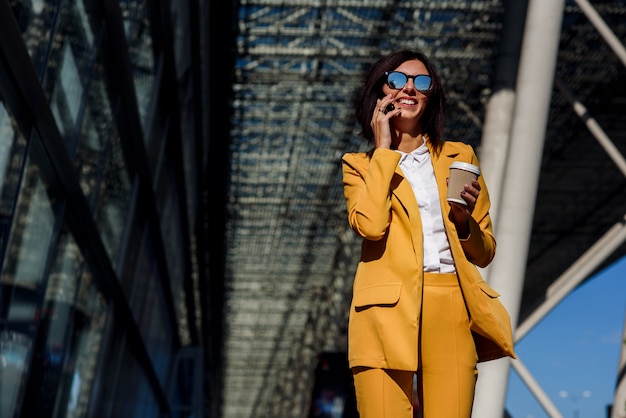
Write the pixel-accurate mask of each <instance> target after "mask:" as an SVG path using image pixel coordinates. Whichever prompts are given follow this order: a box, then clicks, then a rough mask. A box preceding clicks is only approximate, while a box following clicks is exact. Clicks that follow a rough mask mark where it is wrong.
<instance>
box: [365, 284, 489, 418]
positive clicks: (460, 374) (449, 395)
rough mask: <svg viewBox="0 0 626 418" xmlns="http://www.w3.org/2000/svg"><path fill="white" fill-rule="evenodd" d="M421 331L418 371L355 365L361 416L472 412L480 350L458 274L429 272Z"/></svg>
mask: <svg viewBox="0 0 626 418" xmlns="http://www.w3.org/2000/svg"><path fill="white" fill-rule="evenodd" d="M420 332H421V335H420V341H419V347H420V349H419V356H420V358H419V369H418V370H417V371H404V370H382V369H372V368H366V367H357V368H354V369H353V376H354V386H355V390H356V400H357V407H358V410H359V415H360V418H413V417H414V416H415V417H422V418H469V417H470V416H471V412H472V403H473V400H474V388H475V386H476V378H477V375H478V372H477V370H476V363H477V361H478V356H477V354H476V348H475V346H474V340H473V338H472V333H471V331H470V328H469V318H468V314H467V309H466V308H465V302H464V300H463V295H462V293H461V289H460V287H459V283H458V279H457V277H456V274H432V273H431V274H429V273H425V275H424V295H423V301H422V313H421V324H420ZM416 372H417V388H414V387H413V384H414V383H413V376H414V374H415V373H416ZM414 389H416V390H415V392H416V394H417V399H416V400H414V395H413V394H414ZM414 405H419V406H418V408H419V411H418V410H415V411H414Z"/></svg>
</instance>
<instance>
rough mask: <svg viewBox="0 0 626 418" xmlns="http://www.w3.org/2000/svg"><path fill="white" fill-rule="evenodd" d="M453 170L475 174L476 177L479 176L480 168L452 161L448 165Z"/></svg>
mask: <svg viewBox="0 0 626 418" xmlns="http://www.w3.org/2000/svg"><path fill="white" fill-rule="evenodd" d="M453 168H456V169H459V170H465V171H469V172H471V173H474V174H476V175H477V176H480V168H478V166H476V165H474V164H470V163H464V162H462V161H454V162H453V163H452V164H450V169H453Z"/></svg>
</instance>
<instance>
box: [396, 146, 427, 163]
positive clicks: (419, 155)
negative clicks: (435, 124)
mask: <svg viewBox="0 0 626 418" xmlns="http://www.w3.org/2000/svg"><path fill="white" fill-rule="evenodd" d="M396 152H399V153H400V154H401V155H402V157H400V162H399V164H402V163H404V162H407V159H413V160H415V161H417V162H422V161H423V160H424V156H425V155H426V154H428V152H429V150H428V146H427V145H426V142H424V143H422V145H420V146H419V147H417V148H416V149H414V150H413V151H411V152H410V153H406V152H402V151H399V150H396Z"/></svg>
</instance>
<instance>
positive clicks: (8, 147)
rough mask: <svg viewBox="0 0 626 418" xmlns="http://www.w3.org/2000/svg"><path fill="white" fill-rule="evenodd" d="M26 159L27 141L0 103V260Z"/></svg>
mask: <svg viewBox="0 0 626 418" xmlns="http://www.w3.org/2000/svg"><path fill="white" fill-rule="evenodd" d="M25 157H26V140H25V139H24V136H22V134H21V132H20V131H19V130H18V129H17V126H16V124H15V120H14V119H13V118H12V117H11V116H10V115H9V114H8V113H7V112H6V110H5V108H4V105H3V103H2V102H0V260H2V254H4V250H5V244H6V242H7V239H8V234H9V226H10V225H11V218H12V216H13V209H14V207H15V199H16V195H17V189H18V187H19V183H20V177H21V175H22V168H23V167H22V166H23V164H24V158H25ZM1 265H2V263H1V262H0V266H1ZM1 270H2V269H1V267H0V271H1Z"/></svg>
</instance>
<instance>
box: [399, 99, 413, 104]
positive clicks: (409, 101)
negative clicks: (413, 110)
mask: <svg viewBox="0 0 626 418" xmlns="http://www.w3.org/2000/svg"><path fill="white" fill-rule="evenodd" d="M398 102H399V103H404V104H415V101H413V100H406V99H400V100H398Z"/></svg>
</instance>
